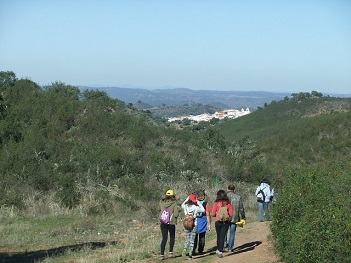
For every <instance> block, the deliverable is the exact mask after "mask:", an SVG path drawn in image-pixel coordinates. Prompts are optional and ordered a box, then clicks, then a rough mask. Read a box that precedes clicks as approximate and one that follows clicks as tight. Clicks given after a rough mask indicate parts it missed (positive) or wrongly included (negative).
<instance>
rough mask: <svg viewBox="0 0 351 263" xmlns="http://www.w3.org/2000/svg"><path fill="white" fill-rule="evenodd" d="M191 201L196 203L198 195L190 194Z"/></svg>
mask: <svg viewBox="0 0 351 263" xmlns="http://www.w3.org/2000/svg"><path fill="white" fill-rule="evenodd" d="M189 201H191V202H193V203H194V204H196V203H197V200H196V195H195V194H190V195H189Z"/></svg>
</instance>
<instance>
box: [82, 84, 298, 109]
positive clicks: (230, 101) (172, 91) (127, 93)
mask: <svg viewBox="0 0 351 263" xmlns="http://www.w3.org/2000/svg"><path fill="white" fill-rule="evenodd" d="M79 88H81V89H93V88H92V87H83V86H81V87H79ZM95 89H98V90H101V91H105V92H106V93H107V94H108V95H109V96H110V97H111V98H114V99H119V100H122V101H124V102H125V103H127V104H128V103H133V104H135V103H138V102H139V104H140V102H142V103H144V104H145V105H146V104H149V105H150V106H151V107H157V106H160V105H167V106H179V105H184V104H188V105H193V104H199V103H201V104H204V105H210V106H213V107H217V108H221V109H229V108H234V109H241V108H247V107H248V108H250V110H256V109H257V107H260V106H263V105H264V104H265V103H267V104H269V103H271V102H272V101H274V100H277V101H278V100H282V99H283V98H284V97H285V96H290V95H291V94H289V93H273V92H265V91H220V90H191V89H186V88H169V89H155V90H149V89H141V88H120V87H97V88H95Z"/></svg>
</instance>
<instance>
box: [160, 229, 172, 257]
mask: <svg viewBox="0 0 351 263" xmlns="http://www.w3.org/2000/svg"><path fill="white" fill-rule="evenodd" d="M168 232H169V237H170V238H169V239H170V240H169V252H173V247H174V241H175V225H171V224H161V234H162V241H161V255H164V254H165V247H166V243H167V238H168Z"/></svg>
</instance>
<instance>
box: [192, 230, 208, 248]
mask: <svg viewBox="0 0 351 263" xmlns="http://www.w3.org/2000/svg"><path fill="white" fill-rule="evenodd" d="M205 237H206V232H203V233H200V234H196V236H195V240H194V250H193V253H195V250H196V247H197V244H198V243H199V247H198V248H197V252H199V253H202V252H204V248H205Z"/></svg>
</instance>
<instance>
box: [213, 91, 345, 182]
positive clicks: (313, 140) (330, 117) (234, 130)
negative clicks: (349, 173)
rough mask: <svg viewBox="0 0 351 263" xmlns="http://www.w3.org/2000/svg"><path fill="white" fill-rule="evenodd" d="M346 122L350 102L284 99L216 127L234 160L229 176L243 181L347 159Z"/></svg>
mask: <svg viewBox="0 0 351 263" xmlns="http://www.w3.org/2000/svg"><path fill="white" fill-rule="evenodd" d="M350 119H351V98H333V97H322V98H314V99H304V100H292V99H290V100H283V101H278V102H274V103H271V104H269V105H267V106H266V107H264V108H260V109H258V110H256V111H255V112H253V113H251V114H249V115H246V116H244V117H241V118H238V119H234V120H229V121H226V122H224V123H221V124H218V126H217V128H218V129H219V131H220V132H221V133H222V135H223V136H224V137H225V138H226V140H227V141H228V142H229V143H230V145H231V146H230V147H231V150H229V151H228V152H231V154H232V155H233V156H236V157H235V158H236V159H237V161H236V162H235V163H233V174H240V176H241V179H242V180H243V179H245V178H247V177H249V176H250V177H252V174H259V173H261V174H262V173H266V174H271V173H278V171H280V170H282V169H284V167H287V166H290V167H295V168H296V167H301V166H304V165H311V164H319V165H326V164H327V163H328V162H330V161H331V162H333V161H332V160H334V161H335V160H344V159H345V158H350V152H351V151H350V150H351V144H350ZM240 156H241V157H240ZM240 158H243V159H242V160H241V159H240ZM235 166H236V167H235ZM265 169H267V170H265ZM244 171H245V173H244ZM272 171H274V172H272ZM251 173H252V174H251Z"/></svg>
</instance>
